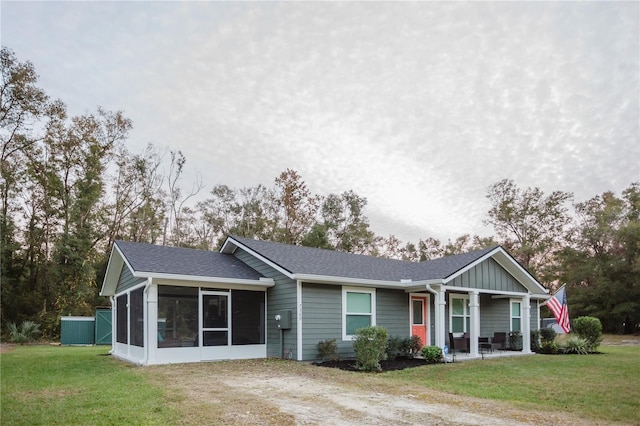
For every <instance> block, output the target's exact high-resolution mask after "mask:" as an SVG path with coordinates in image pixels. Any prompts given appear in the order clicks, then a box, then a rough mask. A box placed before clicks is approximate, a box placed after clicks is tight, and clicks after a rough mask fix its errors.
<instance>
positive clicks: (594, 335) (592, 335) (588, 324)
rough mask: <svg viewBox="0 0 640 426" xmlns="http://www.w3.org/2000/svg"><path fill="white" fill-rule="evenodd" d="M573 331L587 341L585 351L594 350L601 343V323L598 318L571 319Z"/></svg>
mask: <svg viewBox="0 0 640 426" xmlns="http://www.w3.org/2000/svg"><path fill="white" fill-rule="evenodd" d="M572 326H573V331H574V332H575V333H576V334H577V335H578V336H580V337H581V338H582V339H584V340H585V341H586V343H587V347H586V349H587V351H588V352H595V351H596V350H597V349H598V346H600V343H602V323H601V322H600V320H599V319H598V318H594V317H579V318H576V319H574V320H573V324H572Z"/></svg>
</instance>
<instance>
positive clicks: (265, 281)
mask: <svg viewBox="0 0 640 426" xmlns="http://www.w3.org/2000/svg"><path fill="white" fill-rule="evenodd" d="M133 276H134V277H136V278H151V279H153V280H167V281H191V282H198V283H201V282H207V283H217V284H238V285H249V286H255V287H263V288H269V287H273V286H274V285H275V282H274V281H273V279H271V278H264V277H261V278H260V279H257V280H253V279H248V278H228V277H212V276H204V275H184V274H167V273H160V272H141V271H138V272H134V274H133Z"/></svg>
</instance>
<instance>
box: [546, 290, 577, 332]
mask: <svg viewBox="0 0 640 426" xmlns="http://www.w3.org/2000/svg"><path fill="white" fill-rule="evenodd" d="M547 307H548V308H549V309H550V310H551V312H553V315H554V316H555V317H556V320H557V321H558V324H559V325H560V327H562V330H564V332H565V333H568V332H569V331H571V324H569V308H567V293H566V292H565V290H564V286H562V288H561V289H560V290H558V291H556V294H554V295H553V297H552V298H551V299H549V300H547Z"/></svg>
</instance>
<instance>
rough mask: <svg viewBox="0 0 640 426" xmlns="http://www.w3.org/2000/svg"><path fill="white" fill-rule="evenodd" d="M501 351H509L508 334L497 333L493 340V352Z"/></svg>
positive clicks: (494, 334)
mask: <svg viewBox="0 0 640 426" xmlns="http://www.w3.org/2000/svg"><path fill="white" fill-rule="evenodd" d="M494 349H497V350H499V351H502V350H505V349H507V333H506V332H504V331H495V332H494V333H493V338H492V339H491V350H492V351H493V350H494Z"/></svg>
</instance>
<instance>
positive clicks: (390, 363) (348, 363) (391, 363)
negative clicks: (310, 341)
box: [313, 357, 427, 371]
mask: <svg viewBox="0 0 640 426" xmlns="http://www.w3.org/2000/svg"><path fill="white" fill-rule="evenodd" d="M313 364H314V365H318V366H320V367H329V368H339V369H340V370H345V371H359V370H358V369H356V361H355V360H353V359H345V360H340V361H323V362H314V363H313ZM423 365H427V363H426V362H425V360H424V359H419V358H403V357H398V358H396V359H394V360H384V361H380V366H381V367H382V371H394V370H404V369H405V368H413V367H421V366H423Z"/></svg>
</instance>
